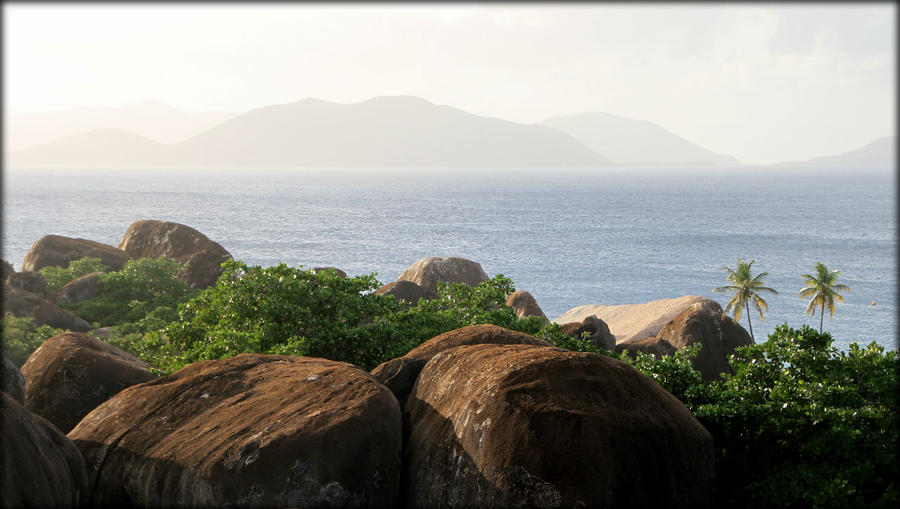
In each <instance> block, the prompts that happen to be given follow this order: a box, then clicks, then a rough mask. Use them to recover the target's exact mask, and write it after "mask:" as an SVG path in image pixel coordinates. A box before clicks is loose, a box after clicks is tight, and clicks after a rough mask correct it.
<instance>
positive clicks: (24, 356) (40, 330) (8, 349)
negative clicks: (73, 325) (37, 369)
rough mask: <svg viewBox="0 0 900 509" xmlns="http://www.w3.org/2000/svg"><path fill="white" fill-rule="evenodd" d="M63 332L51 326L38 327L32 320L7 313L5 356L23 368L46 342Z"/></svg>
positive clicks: (4, 342)
mask: <svg viewBox="0 0 900 509" xmlns="http://www.w3.org/2000/svg"><path fill="white" fill-rule="evenodd" d="M63 332H64V331H63V330H62V329H55V328H53V327H50V326H49V325H36V324H35V323H34V320H32V319H31V318H26V317H18V316H15V315H13V314H12V313H6V314H4V315H3V354H4V355H6V356H7V357H9V360H11V361H12V362H13V363H14V364H15V365H16V366H21V365H22V364H24V363H25V361H27V360H28V357H29V356H30V355H31V353H32V352H34V351H35V350H37V348H38V347H39V346H41V345H42V344H43V343H44V341H46V340H47V339H49V338H51V337H53V336H55V335H57V334H62V333H63Z"/></svg>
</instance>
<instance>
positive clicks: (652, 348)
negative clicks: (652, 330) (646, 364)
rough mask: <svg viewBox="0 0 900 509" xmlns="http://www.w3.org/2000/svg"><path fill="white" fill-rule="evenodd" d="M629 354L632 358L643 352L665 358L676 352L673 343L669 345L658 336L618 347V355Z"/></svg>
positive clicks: (618, 345)
mask: <svg viewBox="0 0 900 509" xmlns="http://www.w3.org/2000/svg"><path fill="white" fill-rule="evenodd" d="M622 352H627V353H628V354H629V355H630V356H631V358H634V357H635V355H634V354H635V352H642V353H646V354H651V355H655V356H656V357H663V356H666V355H672V354H673V353H675V352H676V349H675V347H674V346H672V343H669V342H668V341H666V340H665V339H663V338H658V337H656V336H654V337H652V338H644V339H641V340H638V341H632V342H630V343H619V344H617V345H616V353H622Z"/></svg>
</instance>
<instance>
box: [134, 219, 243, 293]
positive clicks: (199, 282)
mask: <svg viewBox="0 0 900 509" xmlns="http://www.w3.org/2000/svg"><path fill="white" fill-rule="evenodd" d="M119 249H122V250H124V251H125V252H127V253H128V254H129V255H130V256H131V257H132V258H171V259H173V260H175V261H177V262H179V263H183V264H185V268H184V269H183V270H182V271H181V272H180V273H179V274H178V278H179V279H181V280H182V281H184V282H185V283H187V285H188V286H189V287H191V288H206V287H207V286H212V285H214V284H216V280H217V279H218V278H219V276H220V275H222V267H221V265H222V262H225V261H227V260H230V259H231V254H230V253H229V252H228V251H226V250H225V248H224V247H222V246H221V245H220V244H218V243H217V242H213V241H212V240H209V238H207V237H206V235H203V234H202V233H200V232H198V231H197V230H195V229H193V228H191V227H190V226H185V225H183V224H178V223H171V222H168V221H156V220H151V219H144V220H140V221H136V222H134V223H132V224H131V226H129V227H128V230H127V231H126V232H125V235H124V236H122V241H121V242H120V243H119Z"/></svg>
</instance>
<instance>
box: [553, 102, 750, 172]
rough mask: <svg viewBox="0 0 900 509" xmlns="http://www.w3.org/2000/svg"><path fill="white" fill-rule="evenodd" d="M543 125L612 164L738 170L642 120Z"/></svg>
mask: <svg viewBox="0 0 900 509" xmlns="http://www.w3.org/2000/svg"><path fill="white" fill-rule="evenodd" d="M544 125H548V126H550V127H553V128H556V129H559V130H560V131H563V132H565V133H568V134H570V135H572V137H573V138H575V139H576V140H578V141H580V142H582V143H584V144H585V145H587V146H588V147H590V148H591V149H592V150H593V151H594V152H597V153H598V154H600V155H602V156H603V157H606V158H608V159H610V160H611V161H614V162H616V163H641V164H658V165H704V166H708V165H717V166H738V165H740V164H741V163H740V161H738V160H737V159H735V158H733V157H731V156H727V155H722V154H717V153H715V152H711V151H709V150H707V149H705V148H703V147H701V146H699V145H697V144H695V143H691V142H690V141H688V140H686V139H684V138H682V137H680V136H678V135H676V134H673V133H671V132H669V131H667V130H666V129H664V128H662V127H660V126H658V125H656V124H654V123H652V122H648V121H646V120H634V119H630V118H623V117H617V116H615V115H610V114H609V113H600V112H592V113H581V114H578V115H569V116H563V117H554V118H551V119H549V120H546V121H545V122H544Z"/></svg>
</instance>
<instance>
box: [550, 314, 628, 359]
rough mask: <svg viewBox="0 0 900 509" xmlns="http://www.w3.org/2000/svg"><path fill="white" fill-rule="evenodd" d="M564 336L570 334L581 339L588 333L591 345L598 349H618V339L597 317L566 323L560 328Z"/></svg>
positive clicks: (592, 316)
mask: <svg viewBox="0 0 900 509" xmlns="http://www.w3.org/2000/svg"><path fill="white" fill-rule="evenodd" d="M560 329H562V331H563V333H564V334H568V335H569V336H572V337H573V338H576V339H581V338H582V337H583V334H584V333H585V332H587V333H588V334H589V335H590V340H591V343H592V344H593V345H594V346H596V347H597V348H602V349H604V350H609V351H611V352H612V351H614V350H615V349H616V337H615V336H613V335H612V333H611V332H609V327H608V326H607V325H606V322H604V321H603V320H601V319H599V318H597V316H596V315H591V316H588V317H586V318H585V319H584V320H582V321H580V322H574V323H566V324H563V325H561V326H560Z"/></svg>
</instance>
